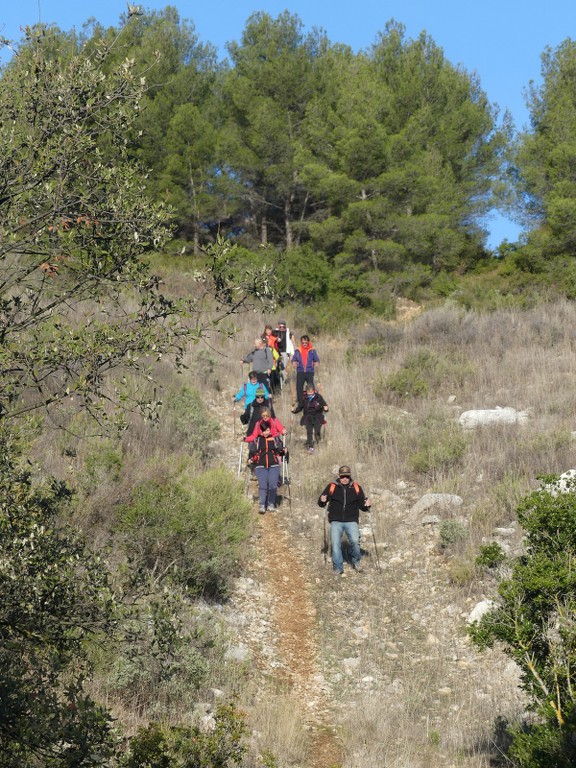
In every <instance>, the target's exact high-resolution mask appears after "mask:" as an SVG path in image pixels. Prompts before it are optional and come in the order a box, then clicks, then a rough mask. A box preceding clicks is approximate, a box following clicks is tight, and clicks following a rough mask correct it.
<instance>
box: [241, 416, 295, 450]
mask: <svg viewBox="0 0 576 768" xmlns="http://www.w3.org/2000/svg"><path fill="white" fill-rule="evenodd" d="M265 429H269V430H270V434H271V436H272V437H277V436H279V435H285V434H286V427H285V426H284V424H282V422H281V421H280V419H277V418H276V417H275V416H273V415H272V412H271V411H270V409H269V408H262V410H261V411H260V418H259V419H258V420H257V421H256V423H255V425H254V429H253V430H252V431H251V432H250V431H248V434H247V435H246V437H244V438H242V439H243V440H244V442H245V443H253V442H256V440H257V438H258V437H259V436H260V435H261V434H262V433H263V432H264V430H265Z"/></svg>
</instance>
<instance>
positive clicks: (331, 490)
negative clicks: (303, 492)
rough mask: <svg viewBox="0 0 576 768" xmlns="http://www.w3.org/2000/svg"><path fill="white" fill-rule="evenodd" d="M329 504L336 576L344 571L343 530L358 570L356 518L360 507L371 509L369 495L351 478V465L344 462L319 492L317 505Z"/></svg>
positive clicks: (333, 562) (360, 569)
mask: <svg viewBox="0 0 576 768" xmlns="http://www.w3.org/2000/svg"><path fill="white" fill-rule="evenodd" d="M326 504H328V522H329V523H330V544H331V549H332V567H333V569H334V573H335V574H336V575H338V576H342V575H343V574H344V558H343V556H342V534H343V533H346V538H347V539H348V543H349V545H350V548H351V550H352V551H351V557H352V567H353V568H354V570H355V571H358V572H361V571H362V566H361V565H360V557H361V552H360V528H359V527H358V520H359V518H360V510H362V511H363V512H368V511H369V510H370V505H371V502H370V499H368V498H367V497H366V496H365V495H364V491H363V490H362V488H361V487H360V486H359V485H358V483H356V482H354V481H353V480H352V472H351V471H350V467H348V466H346V465H343V466H341V467H340V469H339V470H338V478H337V479H336V480H334V481H333V482H332V483H329V484H328V485H327V486H326V488H324V490H323V491H322V493H321V494H320V497H319V499H318V506H319V507H322V508H324V507H325V506H326Z"/></svg>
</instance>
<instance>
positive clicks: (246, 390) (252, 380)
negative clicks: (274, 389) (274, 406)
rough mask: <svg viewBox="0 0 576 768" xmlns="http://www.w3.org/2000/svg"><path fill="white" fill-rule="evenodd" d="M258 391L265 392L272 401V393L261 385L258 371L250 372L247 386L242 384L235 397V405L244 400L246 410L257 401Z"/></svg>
mask: <svg viewBox="0 0 576 768" xmlns="http://www.w3.org/2000/svg"><path fill="white" fill-rule="evenodd" d="M258 389H261V390H263V392H264V396H265V397H266V399H268V400H269V399H270V392H269V391H268V390H267V389H266V387H265V386H263V385H262V384H260V383H259V381H258V374H257V373H256V371H250V373H249V374H248V381H247V382H246V383H245V384H242V386H241V387H240V389H239V390H238V392H236V394H235V395H234V398H233V400H234V402H235V403H238V402H240V400H242V399H244V408H245V409H246V408H247V407H248V406H249V405H250V403H251V402H252V401H253V400H254V399H255V397H256V391H257V390H258ZM240 418H242V417H240Z"/></svg>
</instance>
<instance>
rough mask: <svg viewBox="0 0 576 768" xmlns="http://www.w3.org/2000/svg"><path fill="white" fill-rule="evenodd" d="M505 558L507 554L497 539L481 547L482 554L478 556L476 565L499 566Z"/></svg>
mask: <svg viewBox="0 0 576 768" xmlns="http://www.w3.org/2000/svg"><path fill="white" fill-rule="evenodd" d="M504 560H506V555H505V554H504V552H503V551H502V547H501V546H500V544H498V542H497V541H493V542H491V543H490V544H484V545H483V546H482V547H480V554H479V555H478V557H477V558H476V565H480V566H484V567H485V568H497V567H498V566H499V565H500V564H501V563H503V562H504Z"/></svg>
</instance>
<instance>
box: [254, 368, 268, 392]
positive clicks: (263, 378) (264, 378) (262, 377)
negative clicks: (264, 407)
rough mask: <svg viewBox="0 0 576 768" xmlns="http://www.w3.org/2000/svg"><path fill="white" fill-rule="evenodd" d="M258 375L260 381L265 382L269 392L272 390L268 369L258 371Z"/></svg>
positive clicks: (260, 382)
mask: <svg viewBox="0 0 576 768" xmlns="http://www.w3.org/2000/svg"><path fill="white" fill-rule="evenodd" d="M256 376H257V377H258V383H259V384H264V386H265V387H266V389H267V390H268V392H272V387H271V386H270V377H269V376H268V374H267V373H266V371H258V372H257V373H256Z"/></svg>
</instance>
